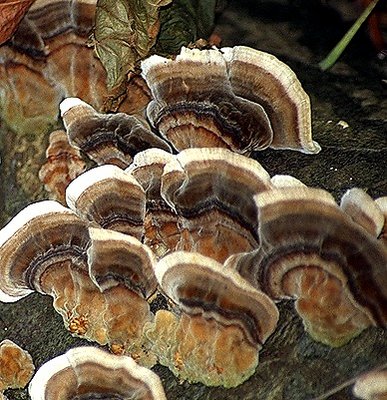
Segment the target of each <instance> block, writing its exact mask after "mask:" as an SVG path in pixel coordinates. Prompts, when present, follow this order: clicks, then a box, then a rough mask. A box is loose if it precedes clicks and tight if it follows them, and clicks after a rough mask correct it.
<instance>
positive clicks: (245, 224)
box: [161, 148, 272, 262]
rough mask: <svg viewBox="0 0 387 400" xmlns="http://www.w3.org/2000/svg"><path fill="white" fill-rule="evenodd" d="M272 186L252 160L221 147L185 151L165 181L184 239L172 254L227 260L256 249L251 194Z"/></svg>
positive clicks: (166, 172) (164, 188)
mask: <svg viewBox="0 0 387 400" xmlns="http://www.w3.org/2000/svg"><path fill="white" fill-rule="evenodd" d="M271 188H272V184H271V182H270V177H269V174H268V173H267V172H266V171H265V170H264V169H263V168H262V167H261V165H260V164H259V163H258V162H256V161H254V160H252V159H249V158H246V157H244V156H242V155H239V154H236V153H233V152H231V151H230V150H227V149H221V148H211V149H187V150H183V151H182V152H180V153H179V154H178V155H176V156H175V159H174V160H173V161H171V162H169V163H168V164H166V166H165V168H164V172H163V175H162V177H161V196H162V197H163V198H164V200H165V201H166V202H167V203H168V205H169V206H170V208H171V209H172V210H174V211H175V212H176V213H177V215H178V227H179V231H180V239H179V241H178V243H177V244H176V247H175V249H173V250H187V251H196V252H199V253H201V254H203V255H205V256H209V257H211V258H213V259H215V260H217V261H219V262H223V261H225V260H226V259H227V258H228V257H229V256H230V255H232V254H235V253H239V252H244V251H250V250H252V249H254V248H255V247H256V246H257V245H258V237H257V235H256V232H257V214H256V207H255V203H254V200H253V196H254V195H255V194H257V193H260V192H262V191H266V190H270V189H271ZM214 232H216V234H214Z"/></svg>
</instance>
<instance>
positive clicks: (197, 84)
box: [141, 46, 320, 154]
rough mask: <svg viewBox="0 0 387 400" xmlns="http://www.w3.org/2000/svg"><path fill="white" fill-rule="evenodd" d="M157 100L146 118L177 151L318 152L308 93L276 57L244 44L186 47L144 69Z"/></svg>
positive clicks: (146, 63) (153, 60) (152, 59)
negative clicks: (314, 138) (269, 148)
mask: <svg viewBox="0 0 387 400" xmlns="http://www.w3.org/2000/svg"><path fill="white" fill-rule="evenodd" d="M141 68H142V71H143V72H142V75H143V77H144V78H145V80H146V82H147V83H148V86H149V87H150V89H151V92H152V95H153V100H152V101H151V102H150V103H149V105H148V109H147V116H148V118H149V120H150V122H151V124H152V125H153V126H154V127H155V128H156V129H157V130H159V132H160V133H161V135H162V136H163V137H165V138H166V139H167V140H168V141H169V142H171V143H172V145H173V146H174V147H175V148H176V149H177V150H182V149H186V148H188V147H225V148H229V149H231V150H234V151H236V152H239V153H243V154H249V153H251V152H252V151H253V150H263V149H265V148H267V147H272V148H276V149H292V150H299V151H302V152H304V153H318V152H319V151H320V146H319V145H318V144H317V143H316V142H314V141H313V140H312V133H311V111H310V101H309V97H308V95H307V94H306V93H305V91H304V90H303V88H302V86H301V83H300V82H299V80H298V79H297V77H296V75H295V74H294V72H293V71H292V70H291V69H290V68H289V67H288V66H287V65H286V64H284V63H282V62H281V61H279V60H278V59H277V58H275V57H274V56H273V55H271V54H268V53H264V52H261V51H258V50H255V49H251V48H249V47H244V46H235V47H233V48H222V49H216V48H213V49H203V50H200V49H186V48H184V47H183V48H182V50H181V53H180V54H179V55H178V56H177V57H176V59H175V60H169V59H166V58H163V57H159V56H152V57H150V58H148V59H147V60H145V61H143V62H142V64H141Z"/></svg>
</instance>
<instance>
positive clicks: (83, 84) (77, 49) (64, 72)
mask: <svg viewBox="0 0 387 400" xmlns="http://www.w3.org/2000/svg"><path fill="white" fill-rule="evenodd" d="M95 3H96V1H93V0H91V1H83V0H76V1H68V0H64V1H53V0H36V1H35V2H34V4H33V5H32V7H31V8H30V9H29V11H28V13H27V14H26V15H25V17H24V19H23V20H22V21H21V23H20V25H19V27H18V29H17V31H16V32H15V35H14V36H13V38H12V41H10V42H8V43H6V44H5V45H3V46H2V47H1V49H0V55H1V60H2V61H1V63H0V78H1V79H0V82H1V83H0V85H1V89H2V90H4V96H2V109H3V113H2V117H3V118H4V120H5V121H6V122H7V123H8V124H9V125H10V126H16V127H18V129H20V128H21V129H23V131H27V132H28V128H29V129H31V125H33V124H35V125H36V124H37V123H40V121H42V120H45V121H50V122H51V123H52V122H53V121H55V120H56V119H57V107H58V104H59V103H60V101H61V99H63V97H66V96H81V97H82V98H83V99H85V100H86V101H89V102H91V103H92V104H93V105H94V106H96V107H98V108H99V107H100V106H101V105H102V103H103V101H104V96H106V94H107V89H106V83H105V82H106V73H105V71H104V69H103V67H102V65H101V63H100V62H99V61H98V60H97V59H96V58H95V57H94V55H93V49H91V48H88V47H87V45H86V41H87V37H88V34H89V32H90V31H91V29H92V27H93V24H94V14H95ZM32 98H34V99H36V98H38V99H39V101H34V102H33V101H32V100H31V99H32ZM22 124H24V126H23V127H22Z"/></svg>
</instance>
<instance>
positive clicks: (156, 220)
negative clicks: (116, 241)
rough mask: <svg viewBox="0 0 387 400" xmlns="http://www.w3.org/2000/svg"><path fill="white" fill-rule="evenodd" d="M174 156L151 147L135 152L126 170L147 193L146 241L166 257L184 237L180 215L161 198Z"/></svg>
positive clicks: (158, 254) (154, 250)
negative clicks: (178, 223)
mask: <svg viewBox="0 0 387 400" xmlns="http://www.w3.org/2000/svg"><path fill="white" fill-rule="evenodd" d="M173 160H174V155H172V154H170V153H167V152H165V151H164V150H161V149H148V150H144V151H142V152H140V153H138V154H136V155H135V157H134V159H133V163H132V164H131V165H130V166H129V167H128V168H127V169H126V171H127V172H128V173H130V174H131V175H132V176H134V177H135V178H136V180H137V181H138V182H139V183H140V184H141V186H142V187H143V189H144V190H145V192H146V198H147V205H146V213H145V220H144V243H145V244H146V245H148V246H149V247H150V248H151V249H152V251H153V252H154V253H155V254H156V255H157V256H158V257H162V256H164V255H165V254H166V253H168V252H169V251H170V250H171V249H174V248H176V245H177V243H178V241H179V240H180V232H179V228H178V226H177V215H176V214H175V213H174V211H173V210H171V208H170V207H169V205H168V204H167V203H166V202H165V201H164V199H163V198H162V197H161V192H160V190H161V176H162V174H163V171H164V167H165V165H166V164H167V163H168V162H170V161H173Z"/></svg>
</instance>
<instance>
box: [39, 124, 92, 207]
mask: <svg viewBox="0 0 387 400" xmlns="http://www.w3.org/2000/svg"><path fill="white" fill-rule="evenodd" d="M46 158H47V160H46V162H45V163H44V164H43V165H42V167H41V168H40V170H39V179H40V180H41V181H42V182H43V183H44V187H45V189H46V190H47V192H49V193H50V195H51V196H52V197H53V199H54V200H58V201H59V202H61V203H62V204H65V201H66V200H65V193H66V188H67V186H68V184H69V183H70V182H71V181H72V180H73V179H75V178H76V177H77V176H78V175H80V174H81V173H82V172H83V171H84V170H85V168H86V164H85V162H84V161H83V159H82V157H81V155H80V153H79V150H77V149H76V148H74V147H72V146H71V145H70V143H69V142H68V138H67V135H66V132H65V131H61V130H59V131H54V132H52V133H51V134H50V140H49V146H48V148H47V150H46Z"/></svg>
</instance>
